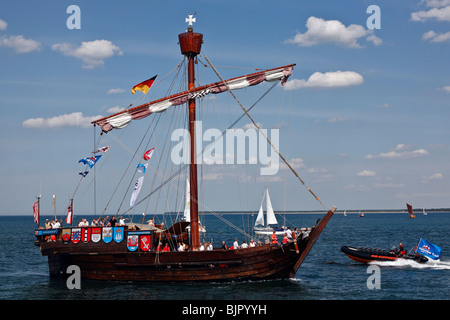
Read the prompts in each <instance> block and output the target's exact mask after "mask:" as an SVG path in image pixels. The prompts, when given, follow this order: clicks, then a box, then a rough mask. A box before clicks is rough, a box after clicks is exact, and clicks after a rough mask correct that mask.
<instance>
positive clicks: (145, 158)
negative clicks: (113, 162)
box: [144, 148, 155, 160]
mask: <svg viewBox="0 0 450 320" xmlns="http://www.w3.org/2000/svg"><path fill="white" fill-rule="evenodd" d="M153 150H155V148H151V149H150V150H148V151H146V152H145V153H144V160H150V158H151V157H152V154H153Z"/></svg>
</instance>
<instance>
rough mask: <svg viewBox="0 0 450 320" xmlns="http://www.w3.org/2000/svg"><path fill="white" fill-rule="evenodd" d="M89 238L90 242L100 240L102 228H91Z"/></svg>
mask: <svg viewBox="0 0 450 320" xmlns="http://www.w3.org/2000/svg"><path fill="white" fill-rule="evenodd" d="M91 240H92V242H95V243H97V242H99V241H100V240H102V228H92V229H91Z"/></svg>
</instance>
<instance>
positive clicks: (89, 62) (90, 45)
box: [52, 40, 123, 69]
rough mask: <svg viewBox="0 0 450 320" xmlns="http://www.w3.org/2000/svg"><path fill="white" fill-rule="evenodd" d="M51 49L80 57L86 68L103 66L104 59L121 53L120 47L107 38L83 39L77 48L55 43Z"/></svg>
mask: <svg viewBox="0 0 450 320" xmlns="http://www.w3.org/2000/svg"><path fill="white" fill-rule="evenodd" d="M52 50H54V51H59V52H61V53H62V54H64V55H66V56H71V57H75V58H77V59H80V60H81V61H83V63H84V64H83V68H86V69H93V68H96V67H100V66H103V65H104V64H105V59H107V58H110V57H112V56H114V55H119V56H120V55H122V54H123V52H122V51H121V50H120V48H119V47H118V46H115V45H114V44H113V43H112V42H111V41H109V40H94V41H87V42H86V41H83V42H82V43H81V45H80V46H79V47H78V48H74V47H73V46H72V45H71V44H69V43H57V44H54V45H53V46H52Z"/></svg>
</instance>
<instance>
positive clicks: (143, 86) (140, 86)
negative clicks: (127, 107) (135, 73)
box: [131, 75, 158, 94]
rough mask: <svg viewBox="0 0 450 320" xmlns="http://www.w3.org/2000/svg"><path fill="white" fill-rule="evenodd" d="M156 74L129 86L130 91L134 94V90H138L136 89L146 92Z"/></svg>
mask: <svg viewBox="0 0 450 320" xmlns="http://www.w3.org/2000/svg"><path fill="white" fill-rule="evenodd" d="M157 76H158V75H156V76H154V77H153V78H150V79H148V80H145V81H143V82H141V83H139V84H137V85H135V86H134V87H133V88H131V93H132V94H135V93H136V90H138V91H142V92H143V93H144V94H147V92H148V90H150V87H151V86H152V84H153V82H154V81H155V79H156V77H157Z"/></svg>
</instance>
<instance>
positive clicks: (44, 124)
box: [22, 112, 102, 129]
mask: <svg viewBox="0 0 450 320" xmlns="http://www.w3.org/2000/svg"><path fill="white" fill-rule="evenodd" d="M101 117H102V116H92V117H85V116H83V113H81V112H74V113H70V114H63V115H60V116H55V117H52V118H47V119H44V118H31V119H28V120H25V121H24V122H23V123H22V126H23V127H24V128H32V129H48V128H58V127H67V126H69V127H81V128H88V127H91V126H92V124H91V121H93V120H96V119H99V118H101Z"/></svg>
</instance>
